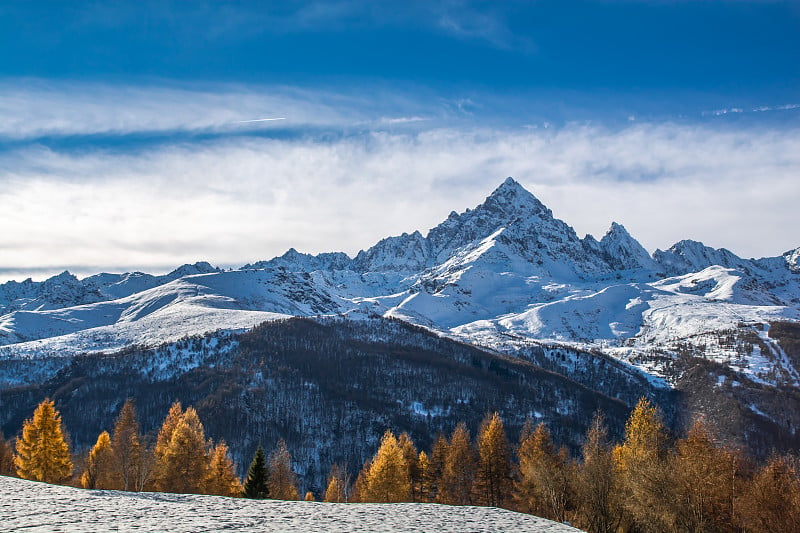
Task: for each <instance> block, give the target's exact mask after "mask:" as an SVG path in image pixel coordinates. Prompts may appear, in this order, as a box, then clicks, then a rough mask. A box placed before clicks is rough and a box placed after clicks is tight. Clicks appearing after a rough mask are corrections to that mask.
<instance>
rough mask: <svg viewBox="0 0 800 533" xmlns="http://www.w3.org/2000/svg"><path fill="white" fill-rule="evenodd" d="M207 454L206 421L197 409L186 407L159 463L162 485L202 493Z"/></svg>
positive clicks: (163, 487) (179, 491) (170, 488)
mask: <svg viewBox="0 0 800 533" xmlns="http://www.w3.org/2000/svg"><path fill="white" fill-rule="evenodd" d="M207 469H208V458H207V456H206V438H205V431H204V429H203V424H202V423H201V422H200V418H199V417H198V416H197V411H195V410H194V408H192V407H187V408H186V411H185V412H184V413H183V416H182V417H181V419H180V420H178V423H177V424H176V425H175V428H174V430H173V431H172V438H170V441H169V445H168V446H167V449H166V451H165V452H164V456H163V459H162V464H160V465H159V467H158V471H159V472H160V473H161V476H162V477H161V478H160V487H161V490H162V491H164V492H177V493H182V494H200V493H202V488H203V483H204V481H205V479H206V475H207Z"/></svg>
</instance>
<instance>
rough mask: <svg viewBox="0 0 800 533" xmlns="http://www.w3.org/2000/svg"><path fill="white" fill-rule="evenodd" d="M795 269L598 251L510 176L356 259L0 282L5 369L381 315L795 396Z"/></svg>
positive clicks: (777, 261) (330, 256)
mask: <svg viewBox="0 0 800 533" xmlns="http://www.w3.org/2000/svg"><path fill="white" fill-rule="evenodd" d="M799 262H800V248H798V249H796V250H793V251H789V252H786V253H785V254H783V255H782V256H777V257H772V258H765V259H758V260H753V259H742V258H740V257H737V256H736V255H735V254H733V253H732V252H730V251H728V250H725V249H719V250H717V249H713V248H710V247H707V246H705V245H703V244H702V243H699V242H695V241H689V240H684V241H681V242H679V243H677V244H675V245H673V246H672V247H670V248H669V249H668V250H666V251H661V250H657V251H656V252H655V253H654V254H653V255H652V256H651V255H649V254H648V253H647V251H646V250H645V249H644V248H643V247H642V246H641V244H639V243H638V242H637V241H636V240H635V239H634V238H633V237H632V236H631V235H630V234H629V233H628V232H627V231H626V230H625V228H624V227H623V226H622V225H620V224H617V223H612V224H611V227H610V229H609V230H608V232H607V233H606V234H605V235H604V236H603V237H602V239H600V240H599V241H598V240H597V239H595V238H594V237H592V236H591V235H587V236H585V237H583V238H580V237H578V235H577V234H576V233H575V231H574V229H573V228H572V227H570V226H569V225H568V224H567V223H565V222H563V221H561V220H559V219H557V218H555V217H554V216H553V213H552V212H551V211H550V210H549V209H548V208H547V207H545V206H544V205H543V204H542V203H541V202H540V201H539V200H538V199H537V198H536V197H535V196H533V195H532V194H531V193H530V192H528V191H527V190H525V189H524V188H523V187H522V186H521V185H520V184H519V183H517V182H516V181H514V180H513V179H512V178H508V179H506V180H505V181H504V182H503V183H502V184H501V185H500V186H499V187H498V188H497V189H496V190H495V191H494V192H493V193H492V194H491V195H490V196H489V197H488V198H486V200H485V201H484V202H483V203H482V204H481V205H479V206H477V207H476V208H475V209H471V210H470V209H467V210H466V211H465V212H463V213H460V214H459V213H455V212H453V213H451V214H450V216H449V217H448V218H447V219H446V220H445V221H444V222H442V223H441V224H439V225H438V226H436V227H435V228H433V229H431V230H430V231H429V232H428V233H427V235H423V234H422V233H420V232H419V231H414V232H413V233H410V234H408V233H405V234H403V235H400V236H397V237H389V238H386V239H383V240H381V241H380V242H378V243H377V244H376V245H375V246H373V247H371V248H369V249H367V250H363V251H361V252H359V253H358V254H357V255H356V256H355V257H354V258H350V257H349V256H347V255H346V254H344V253H325V254H320V255H317V256H311V255H308V254H303V253H300V252H297V251H296V250H294V249H290V250H289V251H288V252H286V253H285V254H284V255H282V256H280V257H276V258H274V259H271V260H266V261H260V262H258V263H255V264H250V265H246V266H244V267H242V268H240V269H237V270H229V271H223V270H220V269H216V268H214V267H212V266H211V265H209V264H208V263H196V264H194V265H184V266H182V267H180V268H178V269H176V270H175V271H173V272H171V273H170V274H167V275H165V276H151V275H148V274H143V273H138V272H137V273H129V274H97V275H95V276H90V277H88V278H85V279H82V280H78V279H77V278H75V276H72V275H71V274H69V273H67V272H65V273H62V274H60V275H58V276H55V277H53V278H50V279H48V280H46V281H44V282H41V283H36V282H32V281H31V280H26V281H24V282H21V283H17V282H9V283H6V284H3V285H0V360H4V359H5V360H13V359H18V358H31V357H34V358H50V357H61V356H69V355H74V354H77V353H83V352H97V351H109V350H116V349H120V348H123V347H125V346H129V345H132V344H137V345H157V344H161V343H164V342H172V341H175V340H177V339H179V338H182V337H184V336H187V335H195V334H202V333H205V332H208V331H214V330H219V329H224V330H241V329H246V328H249V327H252V326H254V325H256V324H258V323H260V322H262V321H264V320H270V319H274V318H277V317H286V316H317V315H347V316H349V317H352V318H355V319H357V318H359V317H365V316H371V315H383V316H387V317H394V318H400V319H402V320H406V321H409V322H412V323H415V324H418V325H422V326H425V327H427V328H430V329H432V330H434V331H437V332H439V333H441V334H445V335H448V336H452V337H455V338H458V339H460V340H464V341H467V342H472V343H477V344H481V345H484V346H488V347H491V348H493V349H495V350H499V351H504V352H508V353H512V354H518V353H522V351H524V350H523V348H524V347H525V346H529V345H530V344H531V343H534V344H540V345H548V346H550V345H563V346H568V347H572V348H576V347H577V348H580V349H585V350H589V349H591V350H595V351H599V352H601V353H604V354H606V355H609V356H612V357H614V358H616V359H617V360H619V361H622V362H624V363H625V364H626V365H631V367H632V368H636V369H638V370H640V371H642V372H645V373H646V374H647V375H648V376H652V377H653V378H654V379H655V380H656V381H659V380H663V384H668V383H674V381H675V380H676V379H677V376H676V375H675V374H674V372H673V371H672V370H671V369H672V365H671V363H670V361H672V360H674V358H675V357H677V356H678V354H679V353H684V352H686V350H689V351H690V352H691V353H692V354H693V355H696V356H702V357H705V358H707V359H711V360H714V361H717V362H719V363H722V364H724V365H726V366H727V367H729V368H730V369H732V370H733V371H735V372H737V373H739V374H741V376H742V377H743V378H747V379H751V380H754V381H758V382H764V383H769V384H774V385H790V386H798V385H800V374H799V373H798V368H797V367H796V365H795V363H793V359H792V357H790V356H787V355H786V354H785V353H784V351H783V348H782V346H781V345H780V343H779V340H778V339H776V338H774V337H772V336H771V335H770V333H769V332H770V325H771V324H775V323H779V322H780V323H782V322H800V265H799V264H798V263H799ZM723 337H724V339H723ZM721 339H723V340H721Z"/></svg>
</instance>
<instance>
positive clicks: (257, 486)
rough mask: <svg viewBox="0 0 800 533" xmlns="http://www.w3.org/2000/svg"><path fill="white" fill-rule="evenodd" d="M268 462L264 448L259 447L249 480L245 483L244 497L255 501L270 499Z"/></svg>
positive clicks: (250, 469)
mask: <svg viewBox="0 0 800 533" xmlns="http://www.w3.org/2000/svg"><path fill="white" fill-rule="evenodd" d="M268 477H269V475H268V473H267V460H266V457H265V456H264V448H262V447H261V445H259V446H258V449H257V450H256V453H255V455H253V461H252V462H251V463H250V468H249V469H248V471H247V479H245V482H244V492H243V494H242V495H243V496H244V497H245V498H252V499H255V500H263V499H266V498H269V487H268V485H267V478H268Z"/></svg>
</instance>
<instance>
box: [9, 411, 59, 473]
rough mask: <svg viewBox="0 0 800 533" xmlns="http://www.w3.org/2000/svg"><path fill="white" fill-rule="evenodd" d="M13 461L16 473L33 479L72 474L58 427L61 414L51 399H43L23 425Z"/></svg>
mask: <svg viewBox="0 0 800 533" xmlns="http://www.w3.org/2000/svg"><path fill="white" fill-rule="evenodd" d="M14 464H15V465H16V467H17V475H18V476H19V477H21V478H23V479H32V480H34V481H44V482H47V483H58V482H60V481H64V480H66V479H67V478H69V477H70V475H71V474H72V460H71V458H70V453H69V446H68V445H67V442H66V440H65V439H64V434H63V432H62V429H61V415H60V414H59V412H58V411H56V409H55V405H54V404H53V402H52V401H51V400H50V399H45V400H44V401H42V403H40V404H39V406H38V407H37V408H36V410H35V411H34V413H33V418H31V419H28V420H26V421H25V423H24V425H23V426H22V436H21V437H20V438H18V439H17V455H16V457H15V458H14Z"/></svg>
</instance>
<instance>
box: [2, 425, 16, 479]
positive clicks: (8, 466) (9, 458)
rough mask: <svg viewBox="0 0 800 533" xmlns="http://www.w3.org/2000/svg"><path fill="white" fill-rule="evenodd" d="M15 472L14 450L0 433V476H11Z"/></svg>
mask: <svg viewBox="0 0 800 533" xmlns="http://www.w3.org/2000/svg"><path fill="white" fill-rule="evenodd" d="M16 473H17V471H16V469H15V468H14V449H13V448H12V447H11V443H10V442H8V441H7V440H6V439H5V437H3V432H2V431H0V476H13V475H16Z"/></svg>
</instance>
